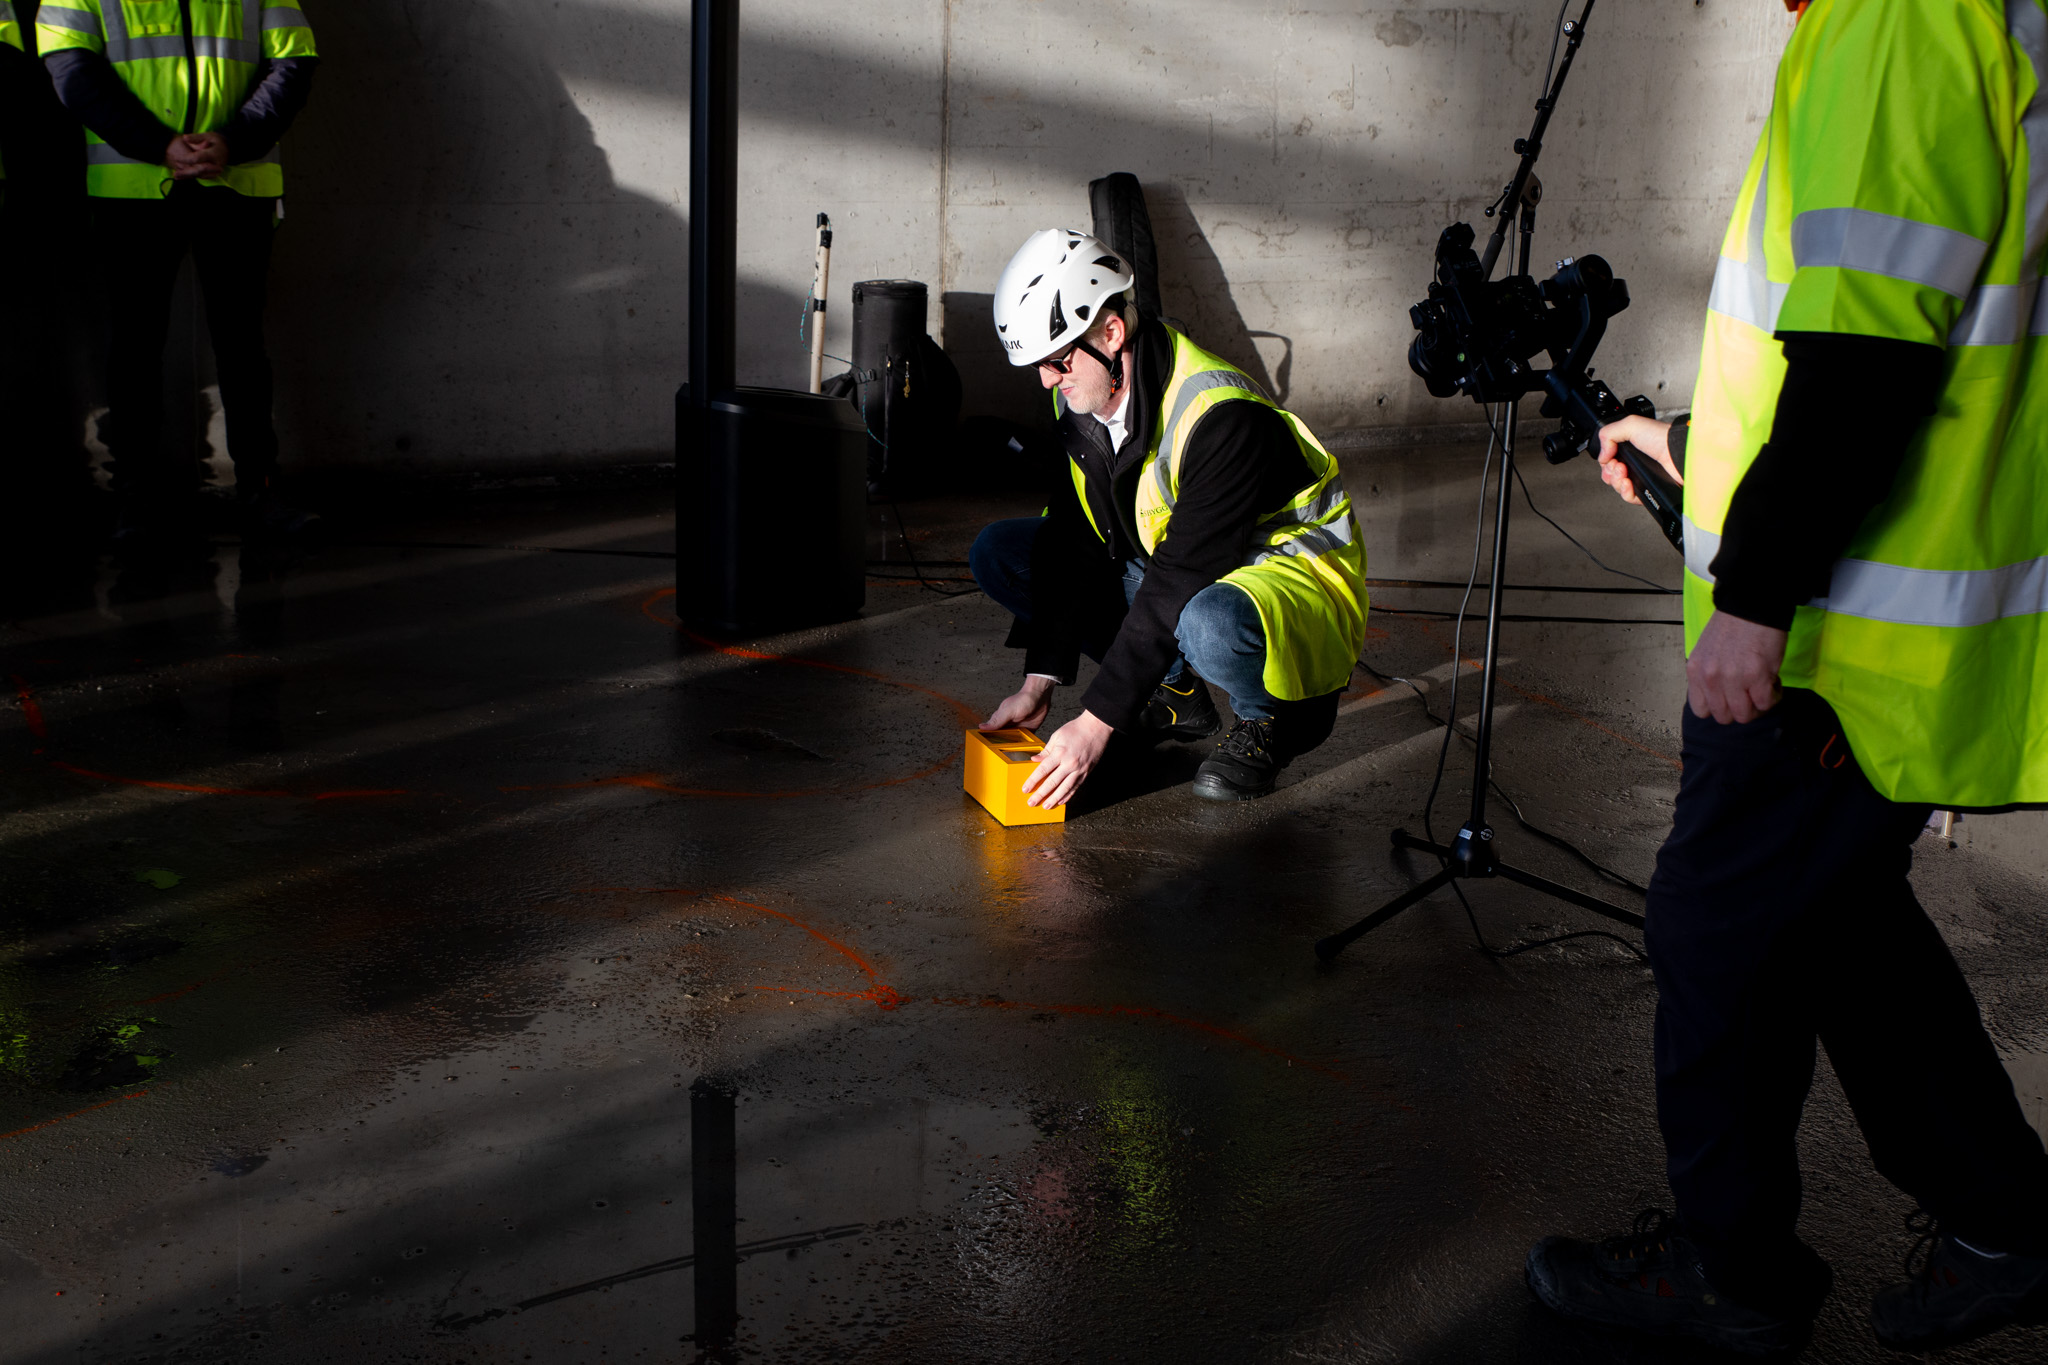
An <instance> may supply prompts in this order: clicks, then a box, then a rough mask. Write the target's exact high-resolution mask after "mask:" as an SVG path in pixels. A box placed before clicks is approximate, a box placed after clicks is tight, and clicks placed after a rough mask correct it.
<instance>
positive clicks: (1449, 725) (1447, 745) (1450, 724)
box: [1361, 413, 1656, 965]
mask: <svg viewBox="0 0 2048 1365" xmlns="http://www.w3.org/2000/svg"><path fill="white" fill-rule="evenodd" d="M1487 426H1488V428H1489V429H1490V430H1493V431H1494V433H1495V434H1494V438H1493V439H1492V440H1489V441H1488V442H1487V446H1486V463H1485V464H1484V465H1482V466H1481V468H1480V472H1479V506H1478V510H1477V512H1476V514H1475V515H1474V518H1473V526H1472V570H1471V573H1470V575H1469V576H1468V577H1467V579H1466V582H1465V595H1464V597H1463V598H1462V599H1461V600H1460V601H1459V603H1458V612H1457V617H1456V620H1457V626H1456V627H1455V628H1454V629H1453V631H1452V633H1451V698H1450V714H1449V716H1448V717H1447V718H1445V719H1443V720H1438V719H1437V716H1436V713H1435V712H1433V711H1431V710H1430V709H1429V698H1428V697H1426V696H1424V695H1423V691H1422V689H1421V688H1419V687H1417V686H1416V685H1415V684H1414V683H1413V682H1411V681H1409V680H1408V679H1407V678H1394V677H1389V676H1388V675H1387V674H1383V673H1381V672H1380V671H1379V670H1378V669H1375V668H1373V667H1372V665H1370V664H1365V665H1364V667H1365V669H1366V671H1367V672H1369V673H1371V674H1372V675H1373V676H1374V677H1376V678H1382V679H1384V680H1386V681H1389V682H1398V683H1401V684H1403V685H1404V686H1406V687H1407V688H1408V689H1409V690H1410V691H1412V692H1413V693H1415V695H1416V698H1417V699H1418V700H1419V701H1421V703H1422V711H1423V714H1424V715H1426V716H1428V717H1429V718H1430V720H1432V721H1435V722H1436V723H1437V724H1440V725H1442V726H1443V727H1444V741H1443V743H1442V744H1441V745H1440V746H1439V747H1438V749H1437V754H1436V772H1435V773H1434V774H1433V775H1432V776H1431V778H1430V782H1429V795H1428V796H1427V797H1426V798H1424V800H1423V803H1422V832H1423V834H1424V835H1426V836H1427V837H1428V839H1429V841H1430V842H1431V843H1432V844H1441V842H1442V841H1441V840H1439V839H1438V838H1437V837H1436V829H1435V827H1434V824H1433V823H1432V817H1433V814H1434V811H1435V807H1436V798H1437V793H1438V791H1440V790H1441V789H1442V787H1443V780H1444V768H1445V765H1446V764H1447V763H1448V761H1449V759H1450V753H1451V736H1452V735H1453V734H1462V733H1463V732H1462V731H1460V730H1459V729H1458V727H1457V725H1456V723H1455V722H1456V721H1457V717H1458V684H1459V681H1460V680H1461V678H1462V676H1463V674H1464V671H1465V670H1464V668H1463V667H1462V666H1461V665H1463V663H1464V661H1465V654H1464V637H1465V615H1466V612H1467V610H1468V609H1469V608H1470V606H1471V603H1472V593H1473V590H1474V588H1476V587H1477V585H1478V583H1479V554H1480V547H1481V545H1482V544H1483V543H1484V539H1485V530H1486V488H1487V484H1488V482H1489V481H1490V479H1491V476H1492V471H1493V452H1494V450H1495V448H1496V447H1497V446H1498V445H1499V444H1500V442H1499V433H1498V429H1497V428H1494V426H1493V417H1492V414H1491V413H1488V414H1487ZM1501 463H1502V472H1501V477H1502V478H1506V477H1507V472H1506V471H1507V467H1508V465H1507V461H1506V459H1505V458H1503V460H1502V462H1501ZM1522 491H1523V493H1524V494H1525V495H1526V494H1527V492H1528V485H1527V484H1526V483H1525V484H1524V485H1523V487H1522ZM1532 505H1533V504H1532ZM1538 515H1539V516H1540V515H1542V514H1541V513H1540V512H1539V513H1538ZM1545 520H1546V521H1547V520H1549V518H1547V517H1546V518H1545ZM1552 524H1553V525H1555V524H1556V523H1554V522H1553V523H1552ZM1558 529H1559V530H1560V531H1562V530H1563V528H1562V527H1559V528H1558ZM1569 538H1570V537H1569V536H1567V539H1569ZM1573 543H1574V544H1576V543H1577V542H1573ZM1580 548H1581V549H1583V548H1584V547H1583V546H1581V547H1580ZM1588 553H1589V555H1590V552H1588ZM1594 562H1595V563H1598V562H1599V561H1598V560H1595V561H1594ZM1601 567H1602V568H1605V567H1606V566H1605V565H1601ZM1609 572H1614V571H1613V570H1609ZM1629 577H1634V575H1633V574H1631V575H1629ZM1641 581H1647V580H1641ZM1651 586H1652V587H1655V586H1656V585H1655V584H1651ZM1361 663H1363V661H1362V660H1361ZM1468 738H1469V736H1468ZM1479 776H1480V779H1481V780H1483V781H1484V782H1485V783H1486V784H1487V786H1488V788H1489V789H1491V790H1492V791H1495V792H1498V793H1499V794H1500V796H1501V797H1502V799H1503V800H1506V801H1507V803H1508V806H1509V808H1510V809H1511V810H1513V811H1514V812H1515V818H1516V819H1517V820H1518V821H1520V822H1521V824H1522V825H1523V827H1524V828H1527V829H1529V830H1530V832H1531V833H1535V834H1538V835H1539V836H1540V837H1542V838H1544V839H1547V840H1549V841H1551V842H1553V843H1556V844H1558V845H1560V846H1561V847H1563V848H1565V849H1567V850H1568V851H1570V852H1571V853H1573V854H1575V855H1576V856H1577V857H1578V858H1580V859H1581V860H1582V861H1584V862H1586V863H1587V864H1588V865H1590V866H1592V867H1593V868H1594V869H1595V870H1596V871H1598V872H1600V873H1602V875H1606V876H1610V877H1613V878H1615V879H1617V880H1619V881H1621V882H1622V883H1623V884H1625V885H1628V886H1635V885H1636V883H1634V882H1632V881H1630V880H1629V879H1628V878H1626V877H1623V876H1622V875H1621V874H1620V873H1618V872H1614V871H1613V870H1612V869H1609V868H1603V867H1601V866H1600V865H1599V864H1598V863H1596V862H1594V860H1593V859H1592V858H1591V857H1590V856H1589V855H1587V854H1586V853H1585V852H1583V851H1582V850H1580V849H1578V848H1576V847H1574V846H1572V845H1571V844H1570V843H1569V842H1568V841H1566V840H1564V839H1561V838H1559V837H1558V836H1557V835H1553V834H1549V833H1547V832H1545V831H1540V830H1537V829H1536V828H1535V826H1533V825H1530V824H1529V822H1528V821H1527V820H1526V819H1524V818H1523V816H1522V812H1521V808H1520V807H1519V806H1517V805H1516V804H1515V802H1514V801H1513V800H1512V799H1511V798H1509V797H1508V795H1507V793H1506V792H1502V791H1501V789H1500V785H1499V784H1498V783H1497V782H1495V781H1494V780H1493V773H1492V772H1491V771H1488V772H1486V773H1483V774H1480V775H1479ZM1439 861H1440V862H1442V863H1443V864H1444V866H1446V867H1448V866H1449V865H1450V864H1449V861H1448V860H1446V859H1441V858H1440V859H1439ZM1451 892H1452V894H1454V895H1456V896H1457V898H1458V904H1459V905H1460V906H1462V907H1463V908H1464V911H1465V921H1466V923H1468V924H1469V925H1471V926H1472V938H1473V940H1474V941H1475V942H1476V943H1477V944H1478V945H1479V950H1480V951H1481V952H1482V953H1485V954H1486V955H1487V956H1488V957H1490V958H1493V959H1495V960H1496V961H1500V960H1503V959H1506V958H1510V957H1517V956H1519V955H1521V954H1523V953H1527V952H1532V951H1534V950H1535V949H1537V948H1547V947H1549V946H1551V945H1552V944H1555V943H1564V942H1566V941H1568V940H1570V939H1575V938H1604V939H1611V940H1613V941H1614V942H1616V943H1619V944H1620V945H1621V946H1622V947H1624V948H1626V949H1627V950H1628V951H1629V952H1630V953H1631V954H1632V955H1634V957H1635V959H1636V960H1637V961H1638V962H1641V963H1643V964H1644V965H1648V963H1649V960H1650V959H1649V957H1648V956H1647V955H1646V954H1645V953H1644V952H1643V950H1642V949H1641V948H1640V947H1638V946H1637V945H1636V944H1634V943H1633V942H1631V941H1629V940H1628V939H1625V938H1623V937H1622V936H1621V935H1619V934H1615V933H1610V932H1608V931H1607V930H1605V929H1577V930H1574V931H1572V932H1571V933H1567V934H1555V935H1552V936H1551V937H1549V938H1542V939H1534V940H1530V941H1528V942H1523V943H1517V944H1516V945H1514V946H1513V947H1511V948H1496V947H1494V946H1493V945H1492V944H1491V943H1488V942H1487V941H1486V935H1485V933H1484V932H1483V931H1482V930H1481V929H1480V927H1479V916H1478V914H1477V912H1475V911H1474V910H1473V909H1472V902H1471V901H1469V900H1467V899H1466V897H1465V888H1464V887H1462V886H1460V885H1459V884H1458V882H1457V881H1456V880H1453V881H1452V882H1451Z"/></svg>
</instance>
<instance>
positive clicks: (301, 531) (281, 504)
mask: <svg viewBox="0 0 2048 1365" xmlns="http://www.w3.org/2000/svg"><path fill="white" fill-rule="evenodd" d="M235 509H236V514H237V518H238V520H239V521H240V523H241V527H242V534H243V535H245V536H247V537H249V538H250V539H251V540H297V539H300V538H302V537H305V536H309V535H313V534H315V533H317V532H318V531H319V530H320V514H319V513H318V512H309V511H307V510H306V509H305V508H303V507H294V506H292V505H291V504H290V503H288V502H286V501H284V499H282V498H280V497H278V496H277V494H275V493H273V492H271V491H270V490H269V489H265V490H264V491H263V492H261V493H258V494H256V495H255V496H254V497H245V498H241V499H239V500H238V501H237V502H236V504H235Z"/></svg>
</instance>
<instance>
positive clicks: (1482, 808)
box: [1315, 0, 1643, 962]
mask: <svg viewBox="0 0 2048 1365" xmlns="http://www.w3.org/2000/svg"><path fill="white" fill-rule="evenodd" d="M1592 7H1593V6H1592V0H1587V4H1586V8H1587V9H1588V10H1590V9H1592ZM1582 19H1583V16H1582ZM1574 46H1576V43H1574ZM1567 65H1569V53H1567ZM1558 79H1559V81H1560V82H1562V81H1563V79H1564V73H1563V72H1559V73H1558ZM1541 126H1542V125H1541V123H1539V124H1538V128H1539V129H1540V128H1541ZM1531 160H1533V158H1531ZM1525 170H1526V164H1525ZM1528 179H1529V177H1528V176H1526V175H1519V176H1517V177H1516V183H1517V186H1518V188H1519V187H1521V186H1522V185H1523V183H1524V182H1526V181H1527V180H1528ZM1541 195H1542V189H1541V187H1540V185H1539V186H1538V187H1537V188H1536V189H1535V190H1534V191H1533V193H1531V194H1530V195H1529V196H1528V198H1526V199H1518V203H1519V209H1520V212H1519V215H1518V216H1519V217H1520V219H1521V238H1522V240H1521V266H1522V269H1521V273H1522V274H1524V275H1526V274H1528V273H1529V257H1530V253H1531V252H1532V250H1533V249H1534V246H1533V243H1534V239H1535V236H1536V201H1537V200H1538V198H1540V197H1541ZM1505 220H1506V215H1505V214H1503V222H1502V227H1503V229H1505V228H1506V226H1507V224H1506V221H1505ZM1519 427H1520V412H1519V409H1518V407H1517V405H1516V404H1515V403H1514V402H1512V401H1510V402H1509V403H1508V404H1507V415H1506V416H1505V418H1504V419H1503V420H1502V422H1501V431H1500V445H1501V459H1500V493H1499V496H1498V497H1497V499H1496V500H1495V502H1494V511H1493V569H1492V571H1491V574H1490V576H1489V577H1488V579H1487V599H1486V653H1485V673H1484V675H1483V676H1482V677H1481V679H1480V684H1479V720H1478V729H1477V733H1476V734H1475V735H1474V736H1473V738H1474V740H1475V741H1476V742H1475V744H1474V755H1473V763H1472V813H1471V815H1470V816H1469V817H1468V818H1467V819H1466V821H1465V824H1464V826H1463V828H1461V829H1460V830H1459V831H1458V833H1457V837H1456V838H1455V839H1453V840H1452V842H1451V846H1450V847H1448V848H1446V847H1445V846H1444V845H1442V844H1436V843H1431V842H1429V841H1428V840H1426V839H1418V838H1416V837H1415V836H1414V835H1412V834H1410V833H1408V831H1406V830H1402V829H1397V830H1395V831H1394V837H1393V843H1394V847H1395V848H1413V849H1420V850H1422V851H1424V852H1427V853H1430V854H1433V855H1434V856H1436V857H1438V858H1441V859H1442V860H1443V868H1442V870H1441V871H1439V872H1438V873H1437V874H1436V875H1435V876H1433V877H1431V878H1429V879H1428V880H1427V881H1424V882H1418V883H1417V884H1416V885H1414V886H1411V887H1409V888H1408V889H1407V890H1406V891H1404V892H1402V893H1401V894H1400V895H1398V896H1396V897H1394V899H1392V900H1390V901H1388V902H1387V903H1386V904H1385V905H1382V906H1381V907H1380V908H1379V909H1377V910H1375V911H1373V912H1372V913H1371V914H1370V915H1367V916H1366V917H1365V918H1364V919H1362V920H1359V921H1358V922H1357V923H1355V924H1353V925H1351V926H1350V927H1349V928H1346V929H1342V930H1339V931H1338V932H1337V933H1334V934H1331V935H1329V936H1328V937H1327V938H1322V939H1318V940H1316V946H1315V950H1316V956H1317V957H1318V958H1320V959H1321V960H1322V961H1324V962H1332V961H1335V960H1336V957H1337V954H1339V953H1341V952H1343V951H1344V950H1345V949H1346V948H1348V947H1349V946H1351V945H1352V944H1353V943H1356V942H1357V941H1358V940H1359V939H1361V938H1363V937H1365V936H1366V935H1367V934H1369V933H1371V932H1372V931H1373V930H1375V929H1377V928H1379V927H1380V926H1381V925H1382V924H1385V923H1386V922H1387V921H1388V920H1391V919H1393V918H1394V917H1395V916H1396V915H1399V914H1400V913H1401V912H1402V911H1404V910H1407V909H1408V908H1409V907H1410V906H1412V905H1415V904H1416V903H1417V902H1419V901H1421V900H1422V899H1423V898H1424V897H1426V896H1429V895H1431V894H1432V893H1434V892H1437V891H1441V890H1442V889H1443V888H1444V887H1446V886H1449V885H1450V884H1451V883H1452V882H1454V881H1456V880H1458V879H1459V878H1461V877H1505V878H1507V879H1508V880H1509V881H1512V882H1518V883H1520V884H1521V885H1523V886H1526V887H1528V888H1529V889H1530V890H1532V891H1540V892H1542V893H1543V894H1544V895H1546V896H1553V897H1555V898H1557V899H1558V900H1561V901H1563V902H1565V903H1566V904H1567V905H1576V906H1578V907H1580V908H1581V909H1584V910H1591V911H1592V912H1593V913H1595V914H1598V915H1605V916H1606V917H1607V918H1608V919H1611V920H1614V921H1615V922H1616V923H1619V924H1626V925H1628V926H1629V927H1630V928H1633V929H1641V928H1642V927H1643V917H1642V916H1641V915H1639V914H1637V913H1636V912H1635V911H1633V910H1624V909H1622V908H1621V907H1620V906H1618V905H1609V904H1608V903H1607V902H1606V901H1603V900H1601V899H1600V898H1599V897H1597V896H1589V895H1587V894H1586V893H1585V892H1583V891H1575V890H1573V889H1572V888H1571V887H1569V886H1565V885H1563V884H1562V883H1559V882H1554V881H1551V880H1550V879H1549V878H1547V877H1539V876H1537V875H1536V874H1535V873H1533V872H1525V871H1523V870H1522V869H1521V868H1518V867H1511V866H1509V865H1508V864H1507V863H1504V862H1501V861H1500V860H1499V859H1497V858H1495V857H1494V856H1493V830H1492V829H1491V828H1490V827H1489V826H1488V825H1487V823H1486V787H1487V783H1488V781H1489V779H1490V778H1491V776H1492V772H1493V703H1494V675H1495V674H1496V673H1498V672H1499V671H1500V622H1501V604H1502V601H1503V599H1504V598H1505V597H1506V592H1505V589H1504V585H1505V584H1506V583H1507V560H1508V510H1509V508H1510V507H1512V506H1513V499H1512V492H1513V485H1514V480H1515V433H1516V431H1517V430H1518V428H1519ZM1464 662H1465V661H1464V660H1463V659H1453V660H1452V661H1451V667H1452V670H1453V671H1454V672H1455V671H1456V669H1457V668H1458V667H1460V666H1461V665H1462V664H1463V663H1464ZM1457 723H1458V717H1457V715H1456V713H1455V712H1454V713H1453V714H1452V715H1450V716H1449V717H1447V718H1446V720H1445V724H1447V725H1451V726H1455V725H1456V724H1457ZM1446 742H1448V741H1446Z"/></svg>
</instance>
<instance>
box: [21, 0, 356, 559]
mask: <svg viewBox="0 0 2048 1365" xmlns="http://www.w3.org/2000/svg"><path fill="white" fill-rule="evenodd" d="M36 38H37V44H38V46H39V48H40V50H41V52H42V56H43V61H44V63H45V65H47V66H48V67H49V70H50V75H51V77H52V79H53V80H54V81H55V83H56V87H57V94H58V97H59V98H60V99H61V100H62V101H63V102H64V106H65V108H67V109H68V110H70V111H71V113H72V114H73V115H75V116H76V117H77V118H78V120H79V121H80V122H81V123H83V124H84V125H85V129H86V146H85V166H84V175H85V187H86V193H87V195H89V196H90V198H91V201H92V253H91V260H92V262H93V269H94V271H95V272H96V273H97V274H99V275H100V276H101V278H102V279H103V281H104V282H105V285H106V291H107V299H108V305H109V312H110V323H111V328H110V330H111V334H112V335H111V345H110V348H109V353H108V362H107V399H108V411H107V418H106V423H105V426H104V428H103V431H104V434H105V437H106V443H107V447H108V449H109V451H110V452H111V453H112V455H113V457H114V458H113V466H114V483H115V489H116V491H117V492H118V493H119V494H120V496H121V501H122V517H121V531H120V532H119V534H122V535H124V536H126V535H135V534H145V533H148V532H151V531H154V530H159V529H169V528H170V527H172V526H174V525H175V524H176V523H177V522H178V521H179V520H180V519H181V517H182V512H183V509H182V508H181V506H180V504H181V502H182V501H183V499H184V498H185V497H186V495H188V494H189V493H190V492H191V489H192V486H193V483H194V478H195V470H193V469H192V468H189V467H181V466H180V465H179V464H178V463H176V462H174V458H173V456H172V454H171V452H167V451H165V450H164V449H163V446H162V441H161V428H162V426H163V404H162V385H163V374H162V370H163V349H164V341H165V337H166V333H167V330H168V327H169V322H170V304H171V293H172V289H173V286H174V285H175V284H176V282H177V276H178V270H179V267H180V266H181V265H182V264H183V262H184V259H185V257H186V256H187V255H190V256H191V257H192V259H193V263H194V265H195V266H196V267H197V271H198V276H199V285H200V290H201V292H202V293H203V295H204V297H205V304H206V324H207V331H208V333H209V334H210V335H211V337H212V341H213V353H214V360H215V363H216V367H217V369H218V371H219V376H220V397H221V409H222V414H223V416H224V417H225V419H226V425H227V439H228V453H229V455H230V456H232V457H233V460H234V466H235V490H236V496H237V502H238V505H239V508H240V512H241V517H242V525H243V529H244V530H245V531H247V532H250V533H254V534H264V533H270V534H290V533H294V532H297V531H300V530H303V529H305V528H306V526H307V525H308V524H309V523H310V522H311V520H312V518H311V517H310V516H309V515H308V514H306V513H304V512H300V511H297V510H295V509H293V508H291V507H290V506H289V505H287V504H286V503H285V502H284V501H282V500H281V499H280V498H279V497H278V495H277V492H276V490H275V488H274V487H273V482H274V479H275V476H276V473H277V432H276V428H275V427H274V425H273V424H272V420H271V405H272V381H271V370H270V360H269V356H268V354H267V353H266V351H265V348H264V344H263V307H264V298H265V293H266V289H267V283H268V277H269V270H270V252H271V245H272V239H273V237H274V236H275V234H276V232H277V229H278V221H279V219H280V218H281V217H282V216H283V208H282V196H283V194H284V170H283V167H282V165H281V164H280V161H279V156H278V145H277V144H278V139H280V138H281V137H283V136H284V133H285V130H286V129H288V128H289V127H290V126H291V123H292V120H293V119H294V118H295V117H296V116H297V115H298V113H299V111H300V110H301V109H302V108H304V106H305V103H306V97H307V94H308V92H309V91H310V89H311V85H312V80H313V69H314V66H315V64H316V62H317V60H318V59H317V56H316V53H315V51H314V46H313V30H312V27H311V25H310V24H309V23H308V21H307V18H306V15H305V12H304V11H303V10H302V9H300V8H299V4H298V0H208V2H207V3H205V4H195V3H185V2H184V0H175V2H174V0H44V3H43V5H42V6H41V8H40V9H39V10H38V11H37V13H36Z"/></svg>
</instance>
